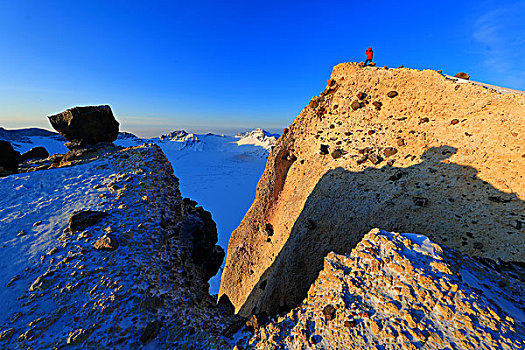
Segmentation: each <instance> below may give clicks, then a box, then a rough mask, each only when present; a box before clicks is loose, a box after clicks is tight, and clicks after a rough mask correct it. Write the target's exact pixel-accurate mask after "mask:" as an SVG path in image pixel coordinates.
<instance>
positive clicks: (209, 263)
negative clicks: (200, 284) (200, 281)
mask: <svg viewBox="0 0 525 350" xmlns="http://www.w3.org/2000/svg"><path fill="white" fill-rule="evenodd" d="M224 256H225V253H224V249H223V248H222V247H221V246H218V245H215V247H213V250H212V251H211V253H210V255H209V256H208V258H207V259H206V261H204V263H203V264H202V272H203V274H204V279H205V280H206V281H208V280H209V279H210V278H212V277H213V276H215V275H216V274H217V272H219V269H220V268H221V265H222V262H223V261H224Z"/></svg>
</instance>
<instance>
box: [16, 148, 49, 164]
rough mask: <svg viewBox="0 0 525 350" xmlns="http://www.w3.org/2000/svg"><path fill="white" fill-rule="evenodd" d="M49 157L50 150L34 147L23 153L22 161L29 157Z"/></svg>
mask: <svg viewBox="0 0 525 350" xmlns="http://www.w3.org/2000/svg"><path fill="white" fill-rule="evenodd" d="M47 157H49V152H48V151H47V150H46V149H45V148H44V147H40V146H39V147H33V148H31V149H30V150H29V151H27V152H25V153H24V154H22V159H21V161H22V162H23V161H26V160H28V159H35V158H47Z"/></svg>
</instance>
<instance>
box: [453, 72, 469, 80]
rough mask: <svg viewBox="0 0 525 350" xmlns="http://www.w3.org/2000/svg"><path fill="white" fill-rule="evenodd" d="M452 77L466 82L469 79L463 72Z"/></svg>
mask: <svg viewBox="0 0 525 350" xmlns="http://www.w3.org/2000/svg"><path fill="white" fill-rule="evenodd" d="M454 77H455V78H460V79H466V80H469V79H470V75H468V74H467V73H464V72H459V73H457V74H456V75H454Z"/></svg>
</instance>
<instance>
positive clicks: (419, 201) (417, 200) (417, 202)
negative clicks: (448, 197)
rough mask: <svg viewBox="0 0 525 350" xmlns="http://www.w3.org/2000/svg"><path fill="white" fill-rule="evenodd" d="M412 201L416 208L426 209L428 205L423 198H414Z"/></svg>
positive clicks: (426, 200)
mask: <svg viewBox="0 0 525 350" xmlns="http://www.w3.org/2000/svg"><path fill="white" fill-rule="evenodd" d="M412 201H413V202H414V204H415V205H417V206H418V207H426V206H427V205H428V199H427V198H424V197H418V196H414V197H412Z"/></svg>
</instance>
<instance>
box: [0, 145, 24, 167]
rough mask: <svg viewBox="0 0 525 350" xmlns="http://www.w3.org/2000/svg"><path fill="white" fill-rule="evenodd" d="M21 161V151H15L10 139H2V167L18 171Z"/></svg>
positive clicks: (0, 160) (0, 165)
mask: <svg viewBox="0 0 525 350" xmlns="http://www.w3.org/2000/svg"><path fill="white" fill-rule="evenodd" d="M20 162H21V156H20V152H17V151H15V149H14V148H13V146H11V144H10V143H9V142H8V141H2V140H0V167H2V168H4V169H5V170H7V171H8V172H11V173H12V172H15V173H16V172H17V169H18V164H19V163H20Z"/></svg>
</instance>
